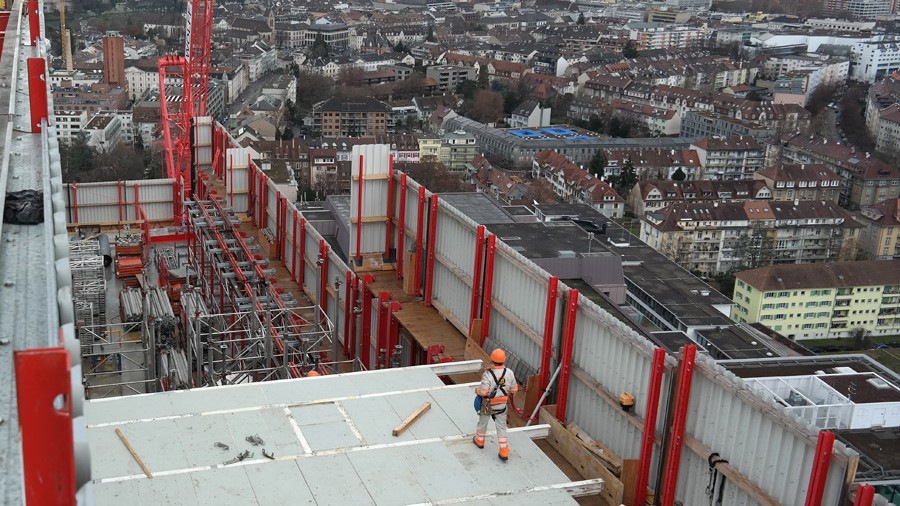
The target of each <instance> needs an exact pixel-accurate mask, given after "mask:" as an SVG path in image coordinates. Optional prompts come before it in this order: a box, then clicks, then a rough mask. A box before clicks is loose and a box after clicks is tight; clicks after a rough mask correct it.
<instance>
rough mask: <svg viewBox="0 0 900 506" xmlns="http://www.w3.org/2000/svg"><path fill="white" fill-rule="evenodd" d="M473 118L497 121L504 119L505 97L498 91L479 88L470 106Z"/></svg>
mask: <svg viewBox="0 0 900 506" xmlns="http://www.w3.org/2000/svg"><path fill="white" fill-rule="evenodd" d="M470 114H471V116H472V119H474V120H475V121H480V122H481V123H496V122H497V121H500V120H501V119H503V97H502V96H501V95H500V94H499V93H497V92H496V91H490V90H478V92H477V93H476V94H475V99H474V100H473V101H472V107H471V108H470Z"/></svg>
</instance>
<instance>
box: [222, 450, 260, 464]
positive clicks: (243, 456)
mask: <svg viewBox="0 0 900 506" xmlns="http://www.w3.org/2000/svg"><path fill="white" fill-rule="evenodd" d="M252 456H253V452H251V451H250V450H244V451H242V452H241V453H238V454H237V457H235V458H233V459H231V460H226V461H225V465H226V466H230V465H231V464H237V463H238V462H240V461H242V460H247V459H249V458H250V457H252Z"/></svg>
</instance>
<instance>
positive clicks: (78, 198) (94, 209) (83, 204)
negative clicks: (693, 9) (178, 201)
mask: <svg viewBox="0 0 900 506" xmlns="http://www.w3.org/2000/svg"><path fill="white" fill-rule="evenodd" d="M172 184H173V180H171V179H149V180H140V181H104V182H98V183H82V184H77V185H74V186H73V185H66V193H67V196H68V200H67V202H66V215H67V217H68V218H69V219H71V220H72V221H73V223H74V220H75V208H76V205H75V204H76V203H77V209H78V223H80V224H90V223H116V222H118V221H120V220H123V221H134V220H136V219H138V218H137V213H136V209H135V203H136V200H135V188H137V203H140V204H141V207H142V208H143V209H144V212H145V213H146V214H147V218H148V219H150V220H152V221H169V220H173V219H174V206H173V187H172Z"/></svg>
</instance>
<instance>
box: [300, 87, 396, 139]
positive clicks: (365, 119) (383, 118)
mask: <svg viewBox="0 0 900 506" xmlns="http://www.w3.org/2000/svg"><path fill="white" fill-rule="evenodd" d="M390 113H391V108H390V106H388V105H387V104H385V103H384V102H381V101H379V100H375V99H374V98H370V97H364V98H353V99H349V98H348V99H338V98H330V99H328V100H324V101H322V102H319V103H318V104H316V105H315V106H314V107H313V120H314V126H315V127H316V129H318V130H319V131H320V132H321V133H322V136H323V137H371V136H375V135H379V134H386V133H388V116H389V115H390Z"/></svg>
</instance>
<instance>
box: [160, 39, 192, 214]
mask: <svg viewBox="0 0 900 506" xmlns="http://www.w3.org/2000/svg"><path fill="white" fill-rule="evenodd" d="M170 78H181V82H182V90H183V92H182V98H183V100H182V101H181V102H177V101H173V102H172V103H171V104H170V103H169V101H168V100H166V99H163V100H160V105H159V111H160V123H161V124H162V130H163V142H164V146H165V152H166V158H165V160H166V175H167V177H168V178H170V179H174V180H175V181H176V184H178V185H179V187H183V188H184V190H185V191H186V192H187V195H190V189H191V188H190V186H189V185H190V174H191V146H190V142H191V117H192V116H193V113H194V106H193V99H192V97H191V93H190V91H189V90H190V89H191V85H192V83H193V80H192V79H191V71H190V68H189V66H188V62H187V60H186V59H185V58H181V57H179V56H164V57H162V58H160V59H159V96H160V97H163V98H165V97H166V83H168V82H169V80H170ZM176 104H178V105H177V107H176V108H175V109H173V110H170V109H169V108H170V107H175V106H176ZM185 179H187V181H185ZM180 195H181V191H176V192H175V198H174V200H175V208H176V209H177V210H178V212H177V213H176V215H178V214H181V204H182V200H181V197H180Z"/></svg>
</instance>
